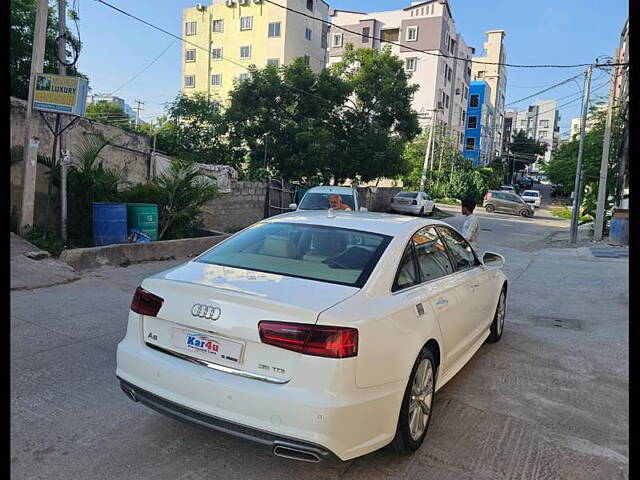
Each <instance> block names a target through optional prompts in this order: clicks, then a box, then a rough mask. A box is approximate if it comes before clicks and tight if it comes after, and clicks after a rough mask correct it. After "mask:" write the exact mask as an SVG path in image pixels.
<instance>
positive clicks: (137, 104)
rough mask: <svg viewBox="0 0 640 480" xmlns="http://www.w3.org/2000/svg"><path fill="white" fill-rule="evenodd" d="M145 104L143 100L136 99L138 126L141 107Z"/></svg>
mask: <svg viewBox="0 0 640 480" xmlns="http://www.w3.org/2000/svg"><path fill="white" fill-rule="evenodd" d="M142 105H144V102H143V101H142V100H136V128H137V127H138V125H140V109H141V108H142Z"/></svg>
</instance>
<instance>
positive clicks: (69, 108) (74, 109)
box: [33, 73, 89, 116]
mask: <svg viewBox="0 0 640 480" xmlns="http://www.w3.org/2000/svg"><path fill="white" fill-rule="evenodd" d="M88 87H89V82H88V81H87V80H86V79H84V78H81V77H65V76H63V75H53V74H50V73H38V74H36V88H35V91H34V92H33V109H34V110H41V111H44V112H54V113H67V114H69V115H78V116H82V115H84V111H85V108H86V106H87V90H88Z"/></svg>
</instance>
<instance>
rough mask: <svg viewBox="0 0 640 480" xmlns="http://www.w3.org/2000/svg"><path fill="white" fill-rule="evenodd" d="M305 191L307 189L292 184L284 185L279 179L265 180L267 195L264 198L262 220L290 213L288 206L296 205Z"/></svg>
mask: <svg viewBox="0 0 640 480" xmlns="http://www.w3.org/2000/svg"><path fill="white" fill-rule="evenodd" d="M306 191H307V187H305V186H303V185H298V184H294V183H285V182H284V181H283V180H282V179H281V178H270V179H269V180H267V193H266V195H265V197H264V218H269V217H273V216H274V215H279V214H281V213H286V212H290V211H291V209H290V208H289V204H291V203H298V202H299V201H300V199H301V197H302V195H304V192H306Z"/></svg>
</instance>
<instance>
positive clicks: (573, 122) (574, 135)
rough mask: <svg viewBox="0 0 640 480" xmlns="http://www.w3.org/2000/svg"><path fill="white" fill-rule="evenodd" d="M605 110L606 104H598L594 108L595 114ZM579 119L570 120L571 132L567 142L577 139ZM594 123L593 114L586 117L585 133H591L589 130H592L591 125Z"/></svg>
mask: <svg viewBox="0 0 640 480" xmlns="http://www.w3.org/2000/svg"><path fill="white" fill-rule="evenodd" d="M606 110H607V104H606V103H603V104H600V105H598V106H597V107H596V112H603V111H605V112H606ZM581 120H582V119H581V118H580V117H578V118H572V119H571V132H570V134H569V140H573V139H574V138H577V137H578V136H579V135H580V122H581ZM594 123H595V117H594V115H593V114H590V115H587V125H586V127H587V128H586V131H587V132H589V131H591V129H592V128H593V125H594Z"/></svg>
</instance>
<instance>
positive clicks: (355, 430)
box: [116, 314, 406, 460]
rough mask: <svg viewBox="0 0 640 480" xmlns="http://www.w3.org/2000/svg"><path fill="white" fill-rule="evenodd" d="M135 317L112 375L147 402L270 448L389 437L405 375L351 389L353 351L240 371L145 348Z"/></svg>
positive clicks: (358, 450) (324, 449)
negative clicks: (278, 372)
mask: <svg viewBox="0 0 640 480" xmlns="http://www.w3.org/2000/svg"><path fill="white" fill-rule="evenodd" d="M136 317H137V315H135V314H133V315H130V317H129V325H128V328H127V335H126V336H125V338H124V339H123V340H122V341H121V342H120V343H119V344H118V349H117V369H116V376H117V377H118V378H119V379H120V381H121V383H122V384H123V385H125V386H128V388H130V389H133V390H134V392H136V396H138V395H137V392H141V393H140V397H139V399H140V401H141V402H142V403H143V404H145V405H147V406H149V407H150V408H154V409H156V410H158V411H161V412H162V413H166V414H167V415H171V416H174V417H175V416H176V415H177V416H178V417H179V418H180V419H182V420H186V421H190V422H191V423H198V424H200V425H204V426H207V427H209V428H212V429H215V430H219V431H224V432H226V433H231V434H233V435H236V436H241V437H243V438H247V439H249V440H254V441H258V442H260V443H263V444H265V445H270V446H271V447H273V446H274V445H275V444H276V443H277V442H289V443H294V444H300V445H303V446H305V447H306V448H307V449H308V448H316V449H320V450H319V451H320V452H321V453H322V457H321V458H325V457H326V456H327V455H329V454H330V453H333V454H334V455H335V456H337V457H338V458H340V459H341V460H349V459H351V458H355V457H358V456H360V455H365V454H367V453H370V452H372V451H374V450H377V449H379V448H382V447H383V446H385V445H387V444H388V443H389V442H391V440H393V437H394V435H395V430H396V425H397V420H398V414H399V412H400V404H401V402H402V396H403V394H404V390H405V387H406V380H402V381H398V382H394V383H390V384H385V385H380V386H376V387H371V388H358V387H357V386H356V384H355V373H356V361H355V360H356V359H355V358H348V359H342V360H340V361H335V360H334V359H324V358H319V357H312V356H308V355H301V357H300V360H299V363H298V365H297V367H296V372H297V373H296V374H295V375H293V378H292V379H291V380H290V381H289V382H288V383H285V384H274V383H269V382H265V381H260V380H256V379H252V378H244V377H241V376H238V375H232V374H230V373H225V372H223V371H217V370H213V369H210V368H206V367H204V366H201V365H196V364H194V363H192V362H189V361H187V360H184V359H181V358H177V357H175V356H172V355H168V354H166V353H163V352H160V351H157V350H155V349H152V348H150V347H148V346H147V345H145V344H144V342H143V341H142V338H141V335H140V332H139V331H140V325H139V321H138V320H136ZM274 348H275V347H274ZM176 412H177V413H176ZM256 432H257V433H256ZM256 439H257V440H256Z"/></svg>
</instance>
